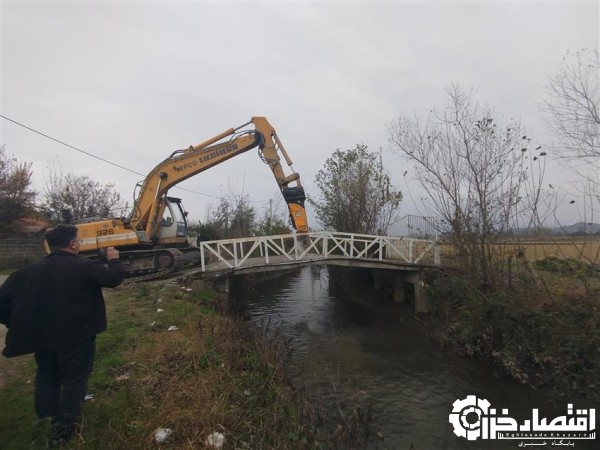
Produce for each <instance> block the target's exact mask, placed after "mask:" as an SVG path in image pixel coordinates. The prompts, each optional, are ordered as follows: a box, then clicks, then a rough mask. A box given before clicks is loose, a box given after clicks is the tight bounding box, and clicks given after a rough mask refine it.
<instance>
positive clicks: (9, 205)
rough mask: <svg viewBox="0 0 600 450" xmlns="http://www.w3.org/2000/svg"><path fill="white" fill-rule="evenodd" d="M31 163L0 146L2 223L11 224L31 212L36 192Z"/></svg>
mask: <svg viewBox="0 0 600 450" xmlns="http://www.w3.org/2000/svg"><path fill="white" fill-rule="evenodd" d="M32 175H33V172H32V170H31V163H19V162H18V161H17V159H16V158H14V157H13V158H10V157H8V156H7V155H6V151H5V147H4V146H0V223H2V224H10V223H12V222H14V221H15V220H16V219H20V218H22V217H24V216H27V215H29V214H31V213H32V212H33V211H34V207H35V198H36V192H35V191H34V190H33V189H32V188H31V176H32Z"/></svg>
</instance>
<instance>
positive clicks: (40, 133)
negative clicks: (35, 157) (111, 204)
mask: <svg viewBox="0 0 600 450" xmlns="http://www.w3.org/2000/svg"><path fill="white" fill-rule="evenodd" d="M0 117H2V118H3V119H4V120H8V121H9V122H12V123H14V124H15V125H19V126H20V127H23V128H25V129H27V130H29V131H32V132H34V133H36V134H39V135H40V136H43V137H45V138H47V139H50V140H52V141H54V142H57V143H59V144H61V145H64V146H66V147H69V148H72V149H73V150H76V151H78V152H80V153H83V154H84V155H87V156H91V157H92V158H95V159H98V160H100V161H102V162H105V163H107V164H110V165H111V166H115V167H118V168H119V169H123V170H126V171H127V172H131V173H134V174H136V175H140V176H142V177H145V176H146V175H145V174H143V173H140V172H137V171H135V170H132V169H129V168H127V167H125V166H121V165H120V164H117V163H114V162H112V161H109V160H107V159H104V158H101V157H100V156H97V155H94V154H93V153H90V152H86V151H85V150H82V149H80V148H78V147H75V146H74V145H71V144H68V143H66V142H64V141H61V140H60V139H56V138H53V137H52V136H49V135H47V134H45V133H42V132H41V131H38V130H35V129H33V128H31V127H28V126H27V125H24V124H22V123H20V122H17V121H16V120H13V119H11V118H9V117H6V116H4V115H2V114H0ZM175 188H176V189H181V190H182V191H187V192H191V193H193V194H198V195H203V196H205V197H211V198H216V199H219V200H220V199H221V198H222V197H218V196H216V195H210V194H204V193H202V192H197V191H193V190H191V189H186V188H183V187H181V186H175ZM251 201H252V202H254V203H263V202H265V200H251Z"/></svg>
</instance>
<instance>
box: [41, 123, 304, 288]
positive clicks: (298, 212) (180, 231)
mask: <svg viewBox="0 0 600 450" xmlns="http://www.w3.org/2000/svg"><path fill="white" fill-rule="evenodd" d="M251 125H253V129H252V128H251V127H250V126H251ZM249 128H250V129H249ZM227 137H230V138H229V139H227V140H225V138H227ZM223 140H224V142H219V141H223ZM257 147H258V154H259V157H260V159H261V160H262V161H263V162H264V163H266V164H267V165H268V166H269V168H270V169H271V171H272V172H273V175H274V176H275V181H276V182H277V185H278V186H279V189H280V190H281V193H282V194H283V198H284V200H285V201H286V203H287V205H288V210H289V213H290V218H291V223H292V226H293V227H294V229H295V230H296V232H298V233H305V232H308V223H307V219H306V210H305V208H304V201H305V199H306V196H305V194H304V188H303V187H302V184H301V183H300V175H299V174H298V173H296V172H293V171H292V173H291V174H289V175H286V174H285V172H284V170H283V168H282V166H281V157H283V159H284V160H285V162H286V163H287V165H288V166H289V167H290V169H291V168H292V161H291V159H290V157H289V156H288V154H287V152H286V150H285V148H284V147H283V145H282V143H281V141H280V140H279V138H278V137H277V133H276V132H275V129H274V128H273V127H272V126H271V124H270V123H269V122H268V121H267V119H266V118H265V117H252V119H251V120H250V121H249V122H247V123H245V124H244V125H241V126H239V127H237V128H230V129H229V130H226V131H224V132H223V133H220V134H218V135H217V136H214V137H212V138H210V139H208V140H207V141H204V142H202V143H200V144H198V145H194V146H190V147H189V148H187V149H184V150H176V151H174V152H173V153H172V154H171V155H170V156H169V157H168V158H166V159H165V160H164V161H162V162H161V163H160V164H158V165H157V166H156V167H155V168H154V169H152V171H151V172H150V173H149V174H148V176H146V178H145V179H144V180H143V181H142V182H140V183H138V184H137V186H136V189H139V192H138V195H137V199H136V201H135V204H134V207H133V210H132V212H131V214H130V216H129V217H128V218H111V219H102V218H97V217H96V218H87V219H78V220H72V217H70V213H69V211H63V220H64V221H65V222H70V223H73V224H75V225H76V226H77V228H78V237H79V239H81V240H82V243H81V249H80V255H82V256H87V257H92V258H98V259H102V258H103V257H104V256H105V254H106V249H107V248H108V247H115V248H117V249H118V250H119V253H120V258H121V260H122V261H123V266H124V268H125V273H126V276H128V277H135V276H142V275H145V274H163V273H166V272H170V271H172V270H173V269H175V268H177V267H180V266H182V265H184V264H190V263H191V264H193V263H196V262H198V261H199V260H200V253H199V250H198V248H196V247H193V246H191V245H190V244H189V243H188V241H187V226H188V224H187V217H186V216H187V213H186V212H185V210H184V208H183V205H182V203H181V200H180V199H178V198H175V197H170V196H168V195H167V193H168V191H169V189H170V188H172V187H173V186H175V185H176V184H178V183H180V182H182V181H183V180H186V179H188V178H190V177H192V176H194V175H197V174H199V173H200V172H203V171H205V170H207V169H210V168H211V167H214V166H216V165H217V164H221V163H222V162H224V161H227V160H228V159H231V158H233V157H235V156H238V155H240V154H242V153H244V152H247V151H248V150H250V149H253V148H257ZM46 249H47V250H48V247H47V245H46Z"/></svg>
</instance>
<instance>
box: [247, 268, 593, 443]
mask: <svg viewBox="0 0 600 450" xmlns="http://www.w3.org/2000/svg"><path fill="white" fill-rule="evenodd" d="M328 286H329V282H328V273H327V270H326V269H323V270H320V269H319V268H318V267H317V268H316V267H312V268H311V267H306V268H303V269H302V270H301V271H299V272H296V273H294V274H291V275H289V276H286V277H285V278H282V279H280V280H278V281H276V282H270V283H266V284H265V285H264V286H262V287H261V288H260V289H259V294H258V296H257V297H256V298H254V299H251V300H250V302H249V314H250V317H251V318H252V320H256V321H261V320H264V319H268V320H270V321H271V322H272V323H273V322H274V323H276V324H278V325H280V326H281V327H282V328H283V330H284V331H285V332H286V334H288V335H290V336H291V337H292V338H293V341H292V347H293V350H294V357H293V363H292V367H291V372H292V376H293V377H295V378H296V380H297V381H298V382H303V383H305V384H306V385H307V386H308V388H309V392H312V393H314V394H315V395H320V396H322V397H324V398H325V399H327V398H331V396H332V395H333V394H332V392H331V385H332V382H335V384H336V386H337V390H336V394H335V395H336V398H338V399H342V401H343V400H348V401H350V400H353V399H355V400H356V401H358V402H359V403H361V404H369V405H371V406H372V408H373V423H372V425H373V431H374V432H379V433H380V434H381V436H383V440H380V441H378V442H375V443H374V444H373V448H375V447H377V448H385V449H388V448H389V449H398V450H408V449H410V448H411V445H412V446H413V448H414V449H415V450H429V449H492V450H495V449H510V448H517V447H519V444H521V443H522V442H524V443H530V442H538V443H541V441H532V440H527V439H523V440H510V441H507V440H481V439H479V440H476V441H468V440H466V439H464V438H459V437H457V436H456V435H455V434H454V433H453V427H452V425H451V424H450V423H449V421H448V415H449V414H450V413H451V412H452V404H453V403H454V402H455V401H456V400H457V399H464V398H466V397H467V395H476V396H477V397H479V398H481V399H487V400H488V401H489V402H490V403H491V405H492V407H493V408H497V409H498V410H501V409H504V408H507V409H508V413H509V415H510V416H511V417H513V418H515V419H517V421H518V423H522V422H523V420H526V419H531V416H532V410H533V408H537V409H539V410H540V415H541V417H544V416H546V417H549V418H550V419H552V418H554V417H558V416H562V415H565V414H566V409H567V403H568V399H567V400H565V401H564V402H562V401H561V402H556V401H552V400H551V399H549V398H547V397H545V396H543V395H541V394H540V393H538V392H536V391H534V390H532V389H530V388H528V387H526V386H523V385H520V384H518V383H516V382H514V381H512V380H510V379H507V378H502V377H498V376H496V375H495V374H494V372H493V371H491V370H490V369H489V368H488V367H485V366H483V365H481V364H478V363H477V362H475V361H472V360H466V359H460V358H458V357H456V356H454V355H450V354H447V353H445V352H444V351H442V350H441V349H440V348H439V347H438V346H436V345H435V344H434V343H432V342H430V341H428V340H427V339H426V337H425V335H424V329H423V325H422V324H421V323H420V322H419V321H418V320H417V319H415V318H414V317H413V315H412V311H411V309H410V307H407V306H406V305H402V304H393V303H382V302H377V301H376V299H374V298H373V299H370V300H371V305H376V306H375V307H373V306H371V307H368V306H366V305H363V304H360V303H357V302H353V301H350V300H349V299H348V298H346V296H345V295H343V294H340V293H336V292H333V291H332V290H330V289H329V288H328ZM575 407H577V405H575ZM546 442H547V446H551V445H552V443H551V442H552V441H546ZM571 442H573V443H575V448H577V449H592V448H596V449H597V448H599V446H598V441H582V440H579V441H571ZM535 448H538V447H535Z"/></svg>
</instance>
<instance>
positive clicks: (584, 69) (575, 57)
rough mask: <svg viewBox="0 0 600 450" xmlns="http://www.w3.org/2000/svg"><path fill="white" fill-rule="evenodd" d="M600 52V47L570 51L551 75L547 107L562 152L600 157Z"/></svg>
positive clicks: (581, 156)
mask: <svg viewBox="0 0 600 450" xmlns="http://www.w3.org/2000/svg"><path fill="white" fill-rule="evenodd" d="M599 70H600V56H599V52H598V49H595V50H588V49H582V50H579V51H577V52H575V53H569V54H567V56H565V57H564V58H563V60H562V63H561V65H560V67H559V68H558V70H557V71H556V72H554V73H553V74H551V75H550V76H549V77H548V84H547V85H546V94H547V97H546V99H545V100H544V103H543V108H544V111H545V112H546V121H547V123H548V125H549V126H550V128H551V130H552V131H553V132H554V134H555V136H556V137H557V138H558V140H559V143H560V146H559V148H558V150H559V156H563V157H564V158H567V159H569V160H575V159H579V158H587V159H590V158H591V159H593V160H597V159H598V158H599V157H600V77H599V74H598V71H599Z"/></svg>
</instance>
